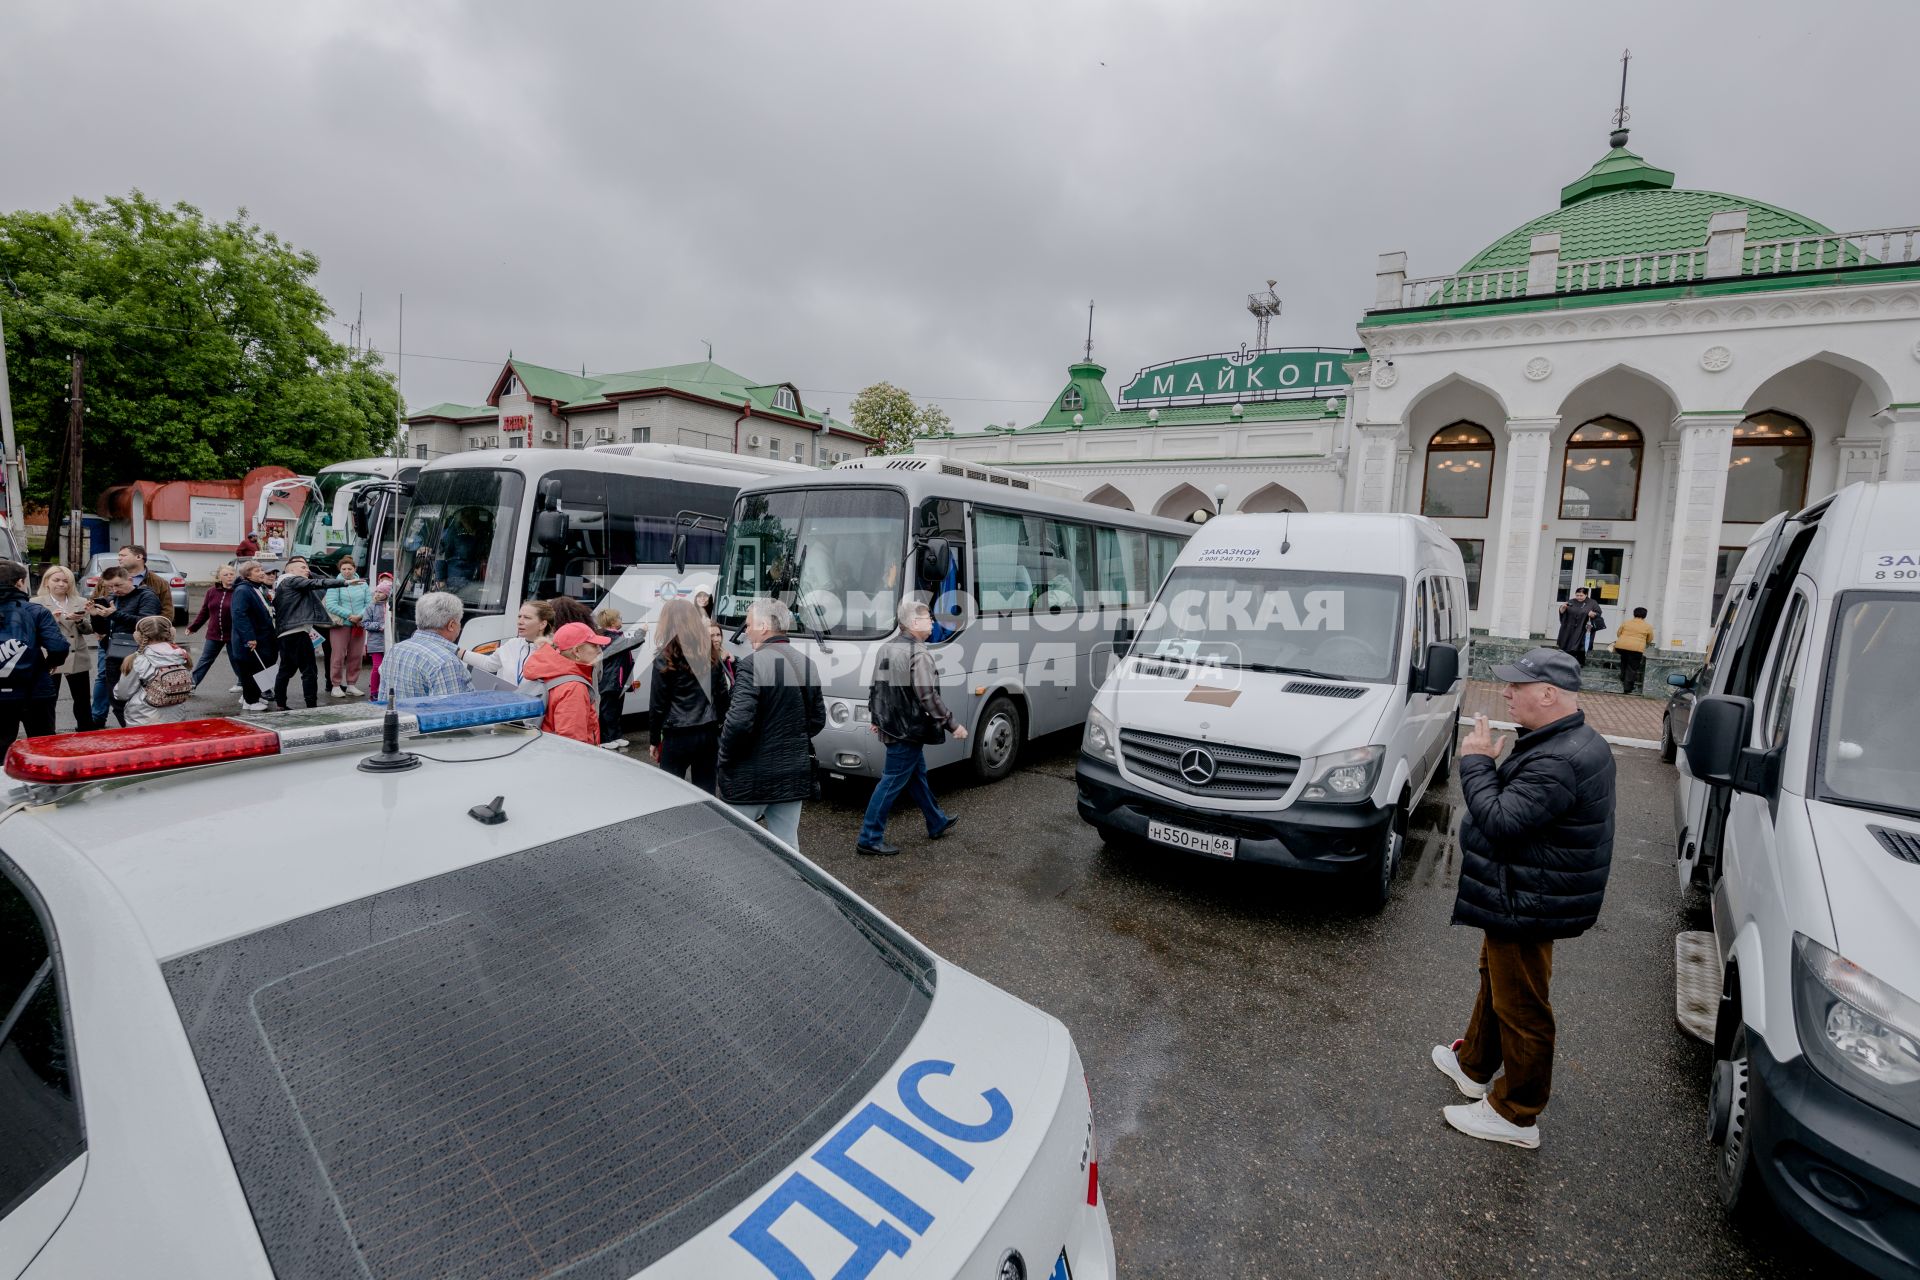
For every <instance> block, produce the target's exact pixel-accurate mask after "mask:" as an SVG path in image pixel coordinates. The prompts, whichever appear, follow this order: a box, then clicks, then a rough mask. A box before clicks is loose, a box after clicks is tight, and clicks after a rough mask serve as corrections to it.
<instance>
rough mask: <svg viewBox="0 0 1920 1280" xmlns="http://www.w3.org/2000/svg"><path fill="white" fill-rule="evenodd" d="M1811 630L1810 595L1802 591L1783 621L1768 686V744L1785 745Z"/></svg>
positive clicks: (1764, 734) (1764, 736) (1765, 740)
mask: <svg viewBox="0 0 1920 1280" xmlns="http://www.w3.org/2000/svg"><path fill="white" fill-rule="evenodd" d="M1806 631H1807V598H1806V597H1805V596H1804V595H1802V594H1800V593H1799V592H1798V591H1796V592H1794V593H1793V600H1792V601H1791V602H1790V603H1789V604H1788V605H1787V618H1786V621H1785V622H1783V623H1781V624H1780V634H1781V636H1782V637H1783V639H1782V640H1781V642H1780V646H1779V648H1778V649H1777V650H1776V652H1775V656H1774V660H1773V673H1772V676H1771V678H1770V685H1769V687H1768V689H1767V719H1766V731H1765V733H1763V734H1762V735H1761V736H1762V738H1763V739H1764V744H1765V745H1766V746H1768V747H1778V746H1782V745H1784V744H1785V743H1786V741H1787V729H1788V728H1789V726H1790V723H1791V721H1792V719H1793V695H1794V692H1795V690H1796V689H1797V688H1798V687H1799V682H1800V681H1799V674H1798V669H1799V666H1800V648H1801V641H1803V640H1804V639H1805V638H1806Z"/></svg>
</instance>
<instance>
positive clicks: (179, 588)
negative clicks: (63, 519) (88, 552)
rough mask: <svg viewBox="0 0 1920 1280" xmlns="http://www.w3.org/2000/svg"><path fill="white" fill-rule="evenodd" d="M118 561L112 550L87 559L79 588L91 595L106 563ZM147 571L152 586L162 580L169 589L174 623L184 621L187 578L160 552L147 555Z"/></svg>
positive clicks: (117, 556) (185, 617) (117, 554)
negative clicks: (85, 570) (84, 573)
mask: <svg viewBox="0 0 1920 1280" xmlns="http://www.w3.org/2000/svg"><path fill="white" fill-rule="evenodd" d="M119 563H120V556H119V553H117V552H113V551H102V552H99V553H98V554H96V555H95V556H94V557H93V558H92V559H91V560H89V561H87V572H86V576H85V577H84V578H83V579H82V580H81V584H80V589H81V590H82V591H85V592H87V593H88V594H89V595H91V594H92V593H93V589H94V588H95V587H97V586H99V585H100V574H101V572H102V571H103V570H104V569H106V567H107V566H108V565H110V564H119ZM147 572H148V573H149V574H150V575H152V576H153V578H154V579H155V582H154V583H153V584H152V585H153V586H155V587H156V588H157V587H158V586H159V584H160V583H161V582H164V583H166V584H167V586H168V588H169V589H170V590H171V593H172V595H173V620H174V623H175V624H176V625H177V624H179V623H182V622H185V621H186V620H187V580H186V578H185V577H184V576H183V575H182V574H181V572H180V571H179V570H178V569H176V568H175V567H174V564H173V561H172V559H170V558H169V557H168V556H166V555H164V554H162V553H160V552H155V553H154V554H152V555H150V556H148V557H147ZM154 594H156V595H158V594H159V592H158V591H157V590H156V591H155V593H154Z"/></svg>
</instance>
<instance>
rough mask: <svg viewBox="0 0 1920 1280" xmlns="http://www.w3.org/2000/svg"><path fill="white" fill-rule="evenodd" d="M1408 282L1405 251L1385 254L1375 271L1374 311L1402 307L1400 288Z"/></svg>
mask: <svg viewBox="0 0 1920 1280" xmlns="http://www.w3.org/2000/svg"><path fill="white" fill-rule="evenodd" d="M1406 282H1407V255H1406V251H1405V250H1401V251H1399V252H1396V253H1383V254H1381V255H1380V259H1379V262H1378V264H1377V265H1376V266H1375V267H1374V269H1373V309H1374V310H1375V311H1392V310H1394V309H1395V308H1397V307H1398V306H1399V305H1400V287H1401V286H1402V285H1404V284H1406Z"/></svg>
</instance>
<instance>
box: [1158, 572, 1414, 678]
mask: <svg viewBox="0 0 1920 1280" xmlns="http://www.w3.org/2000/svg"><path fill="white" fill-rule="evenodd" d="M1404 590H1405V584H1404V583H1402V582H1401V581H1400V579H1398V578H1393V577H1388V576H1386V575H1383V574H1372V573H1322V572H1318V571H1312V572H1309V571H1302V570H1295V569H1250V568H1240V567H1233V568H1226V567H1220V568H1216V567H1214V566H1211V565H1188V566H1185V567H1182V568H1178V569H1175V570H1174V571H1173V572H1172V573H1171V574H1170V575H1168V577H1167V583H1166V586H1165V587H1163V588H1162V589H1161V592H1160V596H1159V598H1158V599H1157V600H1155V601H1154V606H1153V610H1152V612H1151V613H1150V614H1149V615H1148V618H1147V623H1146V626H1145V628H1144V629H1143V630H1142V631H1141V633H1140V638H1139V639H1138V641H1137V642H1136V643H1135V644H1134V647H1133V652H1134V653H1135V654H1137V655H1140V656H1143V657H1161V658H1176V659H1181V660H1185V661H1190V662H1197V663H1203V664H1212V665H1216V666H1220V667H1226V668H1238V669H1244V670H1253V671H1276V672H1291V673H1295V674H1300V675H1316V676H1325V677H1328V678H1330V679H1336V680H1359V681H1370V682H1382V681H1391V680H1393V679H1395V672H1396V670H1397V668H1396V666H1395V661H1396V658H1397V656H1398V652H1399V636H1400V601H1401V598H1402V596H1403V594H1404Z"/></svg>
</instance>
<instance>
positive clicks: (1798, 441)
mask: <svg viewBox="0 0 1920 1280" xmlns="http://www.w3.org/2000/svg"><path fill="white" fill-rule="evenodd" d="M1812 456H1813V433H1812V432H1811V431H1808V430H1807V424H1806V423H1804V422H1802V421H1800V419H1798V418H1795V417H1793V416H1791V415H1789V414H1785V413H1780V412H1778V411H1777V410H1773V409H1768V410H1767V411H1765V412H1764V413H1750V414H1748V415H1747V417H1746V420H1745V421H1743V422H1742V423H1741V424H1740V425H1739V426H1737V427H1735V428H1734V429H1733V456H1732V457H1731V458H1730V459H1728V461H1727V506H1726V510H1725V512H1724V513H1723V514H1722V516H1721V517H1720V518H1721V519H1723V520H1725V521H1727V522H1728V523H1729V524H1759V523H1761V522H1762V521H1765V520H1771V519H1773V517H1774V516H1776V515H1778V514H1779V513H1780V512H1782V511H1798V510H1799V509H1800V508H1801V507H1803V506H1805V505H1806V502H1807V463H1808V460H1809V459H1810V458H1811V457H1812Z"/></svg>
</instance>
